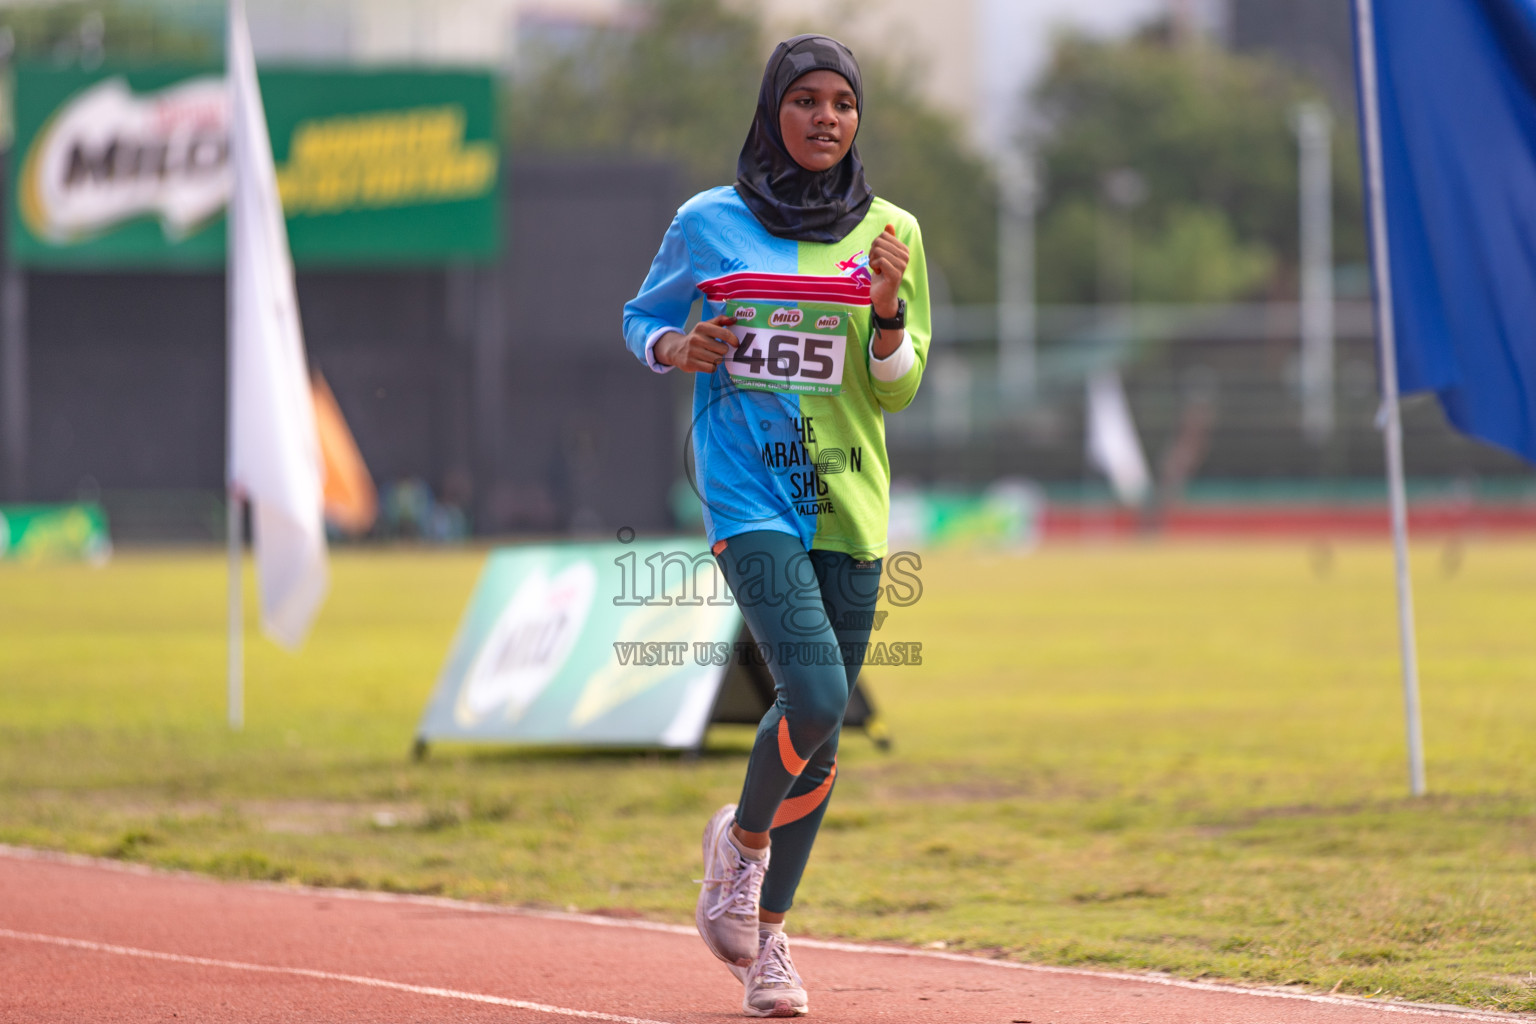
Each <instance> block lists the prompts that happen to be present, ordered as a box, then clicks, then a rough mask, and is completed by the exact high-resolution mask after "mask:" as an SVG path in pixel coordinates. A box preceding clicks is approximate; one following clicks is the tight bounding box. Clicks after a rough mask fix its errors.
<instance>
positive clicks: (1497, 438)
mask: <svg viewBox="0 0 1536 1024" xmlns="http://www.w3.org/2000/svg"><path fill="white" fill-rule="evenodd" d="M1374 28H1375V33H1376V39H1377V47H1376V53H1377V61H1378V68H1379V76H1380V79H1379V88H1380V112H1381V146H1382V159H1383V168H1382V170H1383V177H1384V185H1385V199H1386V220H1387V225H1388V251H1389V254H1390V265H1391V273H1392V284H1393V288H1392V312H1393V319H1394V321H1395V323H1396V328H1397V330H1396V341H1397V370H1398V376H1399V381H1400V384H1401V389H1402V391H1403V392H1404V393H1410V392H1415V391H1433V392H1435V393H1436V394H1437V395H1438V396H1439V399H1440V404H1441V405H1442V407H1443V408H1444V410H1445V414H1446V416H1447V417H1448V418H1449V419H1450V421H1451V423H1452V424H1453V425H1455V426H1456V428H1457V429H1459V430H1461V431H1463V432H1464V433H1467V434H1470V435H1472V436H1474V437H1478V438H1481V439H1483V440H1485V441H1489V442H1491V443H1493V444H1497V445H1499V446H1501V447H1504V448H1507V449H1509V450H1511V451H1514V452H1517V453H1519V454H1520V455H1522V456H1524V457H1525V458H1526V459H1529V460H1532V461H1536V286H1533V283H1536V6H1533V5H1532V4H1531V3H1529V2H1528V0H1479V2H1477V3H1469V2H1466V0H1415V2H1414V3H1411V4H1408V3H1391V2H1383V3H1377V4H1376V5H1375V8H1374Z"/></svg>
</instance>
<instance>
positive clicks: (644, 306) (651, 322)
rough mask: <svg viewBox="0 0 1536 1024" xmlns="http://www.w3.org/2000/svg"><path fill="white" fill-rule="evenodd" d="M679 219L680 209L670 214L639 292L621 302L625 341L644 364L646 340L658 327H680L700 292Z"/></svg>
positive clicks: (671, 328)
mask: <svg viewBox="0 0 1536 1024" xmlns="http://www.w3.org/2000/svg"><path fill="white" fill-rule="evenodd" d="M682 220H683V218H682V214H681V213H679V214H678V215H677V216H676V217H673V218H672V224H671V226H670V227H668V228H667V233H666V235H665V236H664V237H663V238H662V240H661V249H660V250H659V251H658V252H657V253H656V258H655V259H654V260H652V261H651V271H650V273H648V274H646V275H645V283H644V284H642V285H641V286H640V294H638V295H636V296H635V297H634V298H633V299H630V300H629V301H628V302H626V303H625V304H624V344H625V345H626V346H627V347H628V348H629V350H630V352H632V353H634V355H635V358H636V359H638V360H640V361H641V362H642V363H646V364H647V365H651V364H650V363H649V362H648V361H647V360H646V352H645V347H646V342H647V341H649V340H650V339H651V338H652V337H654V336H655V335H656V333H657V332H658V331H662V330H674V331H681V330H682V329H683V326H684V325H685V324H687V322H688V313H689V311H690V310H691V309H692V308H693V303H694V300H695V299H697V298H699V296H700V295H701V294H702V293H701V292H700V291H699V289H698V287H697V286H696V285H695V283H694V280H693V260H692V259H691V258H690V257H689V254H688V241H687V239H686V238H684V237H683V224H682ZM652 368H653V369H655V367H654V366H653V367H652ZM663 369H671V367H663Z"/></svg>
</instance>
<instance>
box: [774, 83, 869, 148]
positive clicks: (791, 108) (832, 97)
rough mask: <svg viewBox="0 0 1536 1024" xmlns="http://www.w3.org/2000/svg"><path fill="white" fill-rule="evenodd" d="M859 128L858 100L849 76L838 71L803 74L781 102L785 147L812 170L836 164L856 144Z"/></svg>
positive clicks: (780, 126)
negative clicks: (846, 76) (854, 142)
mask: <svg viewBox="0 0 1536 1024" xmlns="http://www.w3.org/2000/svg"><path fill="white" fill-rule="evenodd" d="M858 128H859V107H858V99H857V97H855V96H854V94H853V87H852V86H850V85H849V84H848V79H846V78H844V77H843V76H842V75H840V74H838V73H837V72H836V71H827V70H825V69H823V70H820V71H811V72H808V73H806V74H804V75H801V76H800V77H799V78H797V79H795V81H794V83H793V84H792V85H790V87H789V90H788V91H787V92H785V93H784V102H782V103H780V104H779V133H780V134H781V135H783V136H784V148H785V149H786V150H788V151H789V155H790V156H791V157H793V158H794V161H795V163H797V164H799V165H800V166H801V167H804V168H805V169H806V170H808V171H825V170H830V169H831V168H833V167H836V166H837V165H838V163H839V162H840V161H841V160H842V159H843V157H845V156H847V155H848V150H849V149H851V148H852V147H853V136H854V133H855V132H857V131H858Z"/></svg>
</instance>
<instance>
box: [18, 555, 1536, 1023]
mask: <svg viewBox="0 0 1536 1024" xmlns="http://www.w3.org/2000/svg"><path fill="white" fill-rule="evenodd" d="M482 557H483V552H478V551H460V552H446V553H444V552H421V551H412V550H400V551H368V552H359V551H343V552H340V553H338V554H336V555H335V557H334V559H333V572H334V587H333V592H332V596H331V598H330V600H329V602H328V603H327V605H326V607H325V610H324V613H323V615H322V617H321V620H320V622H319V624H318V626H317V628H316V631H315V634H314V636H313V638H312V640H311V641H310V643H309V646H308V648H307V649H306V650H305V651H304V653H303V654H302V655H301V656H298V657H292V656H289V655H287V654H284V653H283V652H281V651H279V650H277V649H276V648H273V647H272V646H271V645H269V644H267V643H266V642H265V641H262V640H259V639H255V638H254V633H253V634H252V635H253V639H252V640H251V642H250V645H249V654H248V666H249V672H248V691H249V697H248V705H247V707H248V710H247V727H246V729H245V731H244V732H243V733H241V734H238V735H234V734H231V733H230V732H229V731H228V730H227V729H226V727H225V725H224V703H223V701H224V690H223V685H224V684H223V678H224V677H223V669H224V647H223V628H222V623H223V614H224V612H223V604H222V601H223V587H224V583H223V566H222V562H221V560H220V557H219V556H218V555H217V554H216V553H214V552H196V553H134V552H129V553H124V554H120V555H119V557H118V558H117V559H116V560H115V561H114V562H113V563H112V564H111V565H110V566H109V567H107V568H104V569H91V568H88V567H84V566H37V567H20V566H0V842H7V843H13V844H25V845H31V846H38V847H48V848H54V849H65V850H72V851H78V852H82V853H88V854H96V855H104V856H109V857H118V858H123V859H126V860H133V861H139V862H144V863H149V864H156V865H163V866H168V867H182V868H191V869H194V870H197V871H205V872H209V873H212V874H216V875H220V876H226V877H238V878H263V879H282V880H293V881H302V882H311V883H316V884H323V885H345V886H362V887H377V888H386V889H398V890H410V891H421V892H433V893H443V894H447V895H452V896H458V897H465V898H469V899H476V900H490V901H498V902H508V903H523V904H538V905H553V906H573V907H577V908H580V909H582V910H587V911H607V912H614V913H624V914H630V913H640V914H644V915H646V916H648V917H653V918H656V919H662V920H669V921H678V922H684V921H687V920H689V915H690V912H691V910H692V906H693V900H694V896H695V893H696V889H695V887H694V886H693V885H691V884H690V881H689V880H690V879H691V878H694V877H696V876H697V874H698V870H699V869H698V867H697V866H696V865H695V863H694V860H695V858H696V856H697V852H696V851H697V838H698V832H699V830H700V829H701V828H702V825H703V821H704V819H705V817H707V815H708V813H709V812H710V811H711V810H712V809H713V808H715V807H716V806H718V805H719V804H721V803H723V802H725V801H727V800H732V799H735V796H736V790H737V787H738V786H739V784H740V776H741V772H742V768H743V765H744V761H745V757H744V755H745V751H746V748H747V744H748V742H749V740H750V736H749V733H748V732H747V730H745V729H741V728H733V729H719V730H716V731H715V732H714V733H712V734H711V742H710V747H709V749H708V751H706V753H705V755H704V756H703V757H701V758H698V759H697V760H685V759H680V758H676V757H660V756H656V755H646V754H612V755H603V756H593V755H574V754H564V755H560V754H553V755H552V754H535V753H528V752H512V751H506V750H478V749H469V748H456V749H454V748H443V749H441V750H437V751H434V753H433V756H431V757H430V758H428V759H427V760H426V761H425V762H422V763H413V762H412V761H410V760H409V757H408V751H409V747H410V742H411V737H412V730H413V727H414V725H415V722H416V719H417V717H418V715H419V714H420V711H421V709H422V707H423V705H424V703H425V701H426V698H427V695H428V693H429V692H430V690H431V688H432V685H433V682H434V680H435V677H436V674H437V671H438V669H439V667H440V665H441V661H442V658H443V656H444V654H445V652H446V650H447V646H448V643H449V640H450V637H451V635H452V632H453V629H454V625H455V623H456V621H457V619H458V616H459V614H460V612H461V611H462V609H463V605H464V602H465V601H466V599H467V597H468V595H469V591H470V589H471V587H472V585H473V583H474V579H475V576H476V574H477V572H478V569H479V564H480V561H481V559H482ZM1415 559H1416V562H1415V574H1416V582H1417V587H1418V616H1419V625H1420V647H1419V649H1420V654H1421V658H1422V670H1423V678H1424V719H1425V733H1426V740H1427V751H1428V760H1429V781H1430V787H1431V791H1432V794H1433V795H1432V796H1431V797H1429V798H1427V799H1423V800H1411V799H1409V798H1407V797H1406V795H1405V794H1406V789H1407V783H1406V769H1405V766H1404V753H1403V740H1402V733H1403V730H1402V710H1401V706H1402V705H1401V695H1400V686H1399V682H1398V674H1397V639H1396V620H1395V613H1394V606H1393V593H1392V583H1391V570H1392V567H1391V559H1390V553H1389V550H1388V548H1387V547H1386V545H1385V544H1384V543H1383V544H1379V545H1375V544H1362V545H1358V546H1344V547H1337V548H1334V549H1332V552H1331V557H1330V558H1328V559H1319V557H1318V553H1317V551H1315V550H1314V549H1312V548H1310V547H1309V546H1307V545H1305V544H1301V543H1296V544H1282V543H1274V544H1267V545H1251V546H1235V545H1211V546H1195V545H1146V546H1141V545H1134V546H1115V547H1083V548H1070V547H1059V548H1051V549H1046V550H1045V551H1042V552H1040V553H1037V554H1034V555H1031V556H1028V557H1012V556H999V555H966V554H946V555H938V554H935V555H930V556H928V557H927V558H925V560H924V563H923V567H922V572H921V576H922V582H923V587H924V591H923V596H922V599H921V600H920V601H919V602H918V603H917V604H916V605H915V606H913V607H911V608H908V609H896V610H894V611H893V613H892V615H891V617H890V619H889V621H888V622H887V623H886V625H885V627H884V629H883V630H882V631H881V633H880V634H879V636H880V638H882V639H903V640H915V641H920V642H922V644H923V655H924V665H923V666H922V667H921V668H888V669H884V670H881V671H874V670H872V671H871V674H870V675H869V676H867V677H866V678H867V679H868V681H869V683H870V686H871V689H872V690H873V692H874V694H875V697H876V699H877V700H878V701H879V703H880V706H881V709H882V710H883V712H884V715H885V718H886V721H887V722H888V724H889V725H890V728H891V731H892V733H893V735H894V737H895V741H896V746H895V749H894V750H893V751H892V752H891V753H890V754H882V753H880V752H878V751H876V750H875V749H874V747H873V746H872V745H871V744H870V743H869V742H868V740H867V739H865V738H864V737H863V736H861V735H859V734H852V735H849V736H848V737H847V738H845V741H844V744H843V753H842V756H841V758H840V763H841V771H840V775H839V787H838V793H837V796H836V799H835V800H834V803H833V806H832V809H831V811H830V812H829V815H828V818H827V822H826V827H825V829H824V831H823V834H822V840H821V843H820V845H819V847H818V850H817V857H816V859H815V861H813V863H812V866H811V869H810V871H809V872H808V874H807V877H806V880H805V883H804V885H803V886H802V889H801V894H800V901H799V905H798V906H797V907H796V910H795V912H794V914H793V915H792V918H791V930H792V931H799V932H802V933H813V934H817V935H823V936H846V937H850V938H857V939H874V940H896V941H902V942H909V943H945V944H947V946H948V947H949V948H951V949H965V950H973V951H983V952H987V953H995V954H997V955H1006V956H1011V957H1016V958H1021V959H1029V960H1035V961H1042V962H1048V963H1061V964H1083V965H1099V966H1105V967H1113V968H1120V969H1143V968H1144V969H1155V970H1164V971H1171V972H1174V973H1176V974H1179V975H1183V976H1191V977H1193V976H1213V977H1221V978H1230V979H1241V980H1246V981H1251V982H1258V983H1268V984H1298V985H1307V986H1311V987H1313V988H1315V989H1318V990H1322V991H1339V992H1348V993H1357V994H1363V995H1375V996H1378V997H1382V998H1385V997H1387V996H1392V997H1398V998H1410V999H1422V1000H1432V1001H1441V1002H1456V1003H1461V1004H1465V1005H1476V1006H1482V1007H1492V1008H1498V1009H1503V1010H1525V1011H1536V975H1533V974H1532V973H1531V972H1532V970H1533V967H1536V948H1533V944H1536V928H1533V921H1536V872H1533V859H1536V757H1533V753H1536V739H1533V737H1536V686H1533V683H1536V629H1533V628H1532V623H1533V621H1536V544H1518V543H1511V542H1493V541H1488V542H1473V543H1470V544H1468V545H1466V546H1464V547H1458V548H1455V549H1442V548H1441V547H1440V546H1438V545H1435V544H1425V545H1422V546H1420V547H1419V548H1417V549H1416V551H1415ZM248 605H249V602H248Z"/></svg>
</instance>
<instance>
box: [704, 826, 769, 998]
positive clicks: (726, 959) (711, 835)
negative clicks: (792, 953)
mask: <svg viewBox="0 0 1536 1024" xmlns="http://www.w3.org/2000/svg"><path fill="white" fill-rule="evenodd" d="M727 810H728V808H726V807H722V808H720V810H718V811H716V812H715V816H714V817H713V818H710V819H709V826H708V827H707V828H706V829H704V873H705V874H708V873H709V866H710V865H711V864H713V863H714V860H713V857H714V852H715V844H716V843H718V842H719V837H720V836H721V835H722V834H723V832H724V830H723V829H721V828H720V827H719V825H717V824H716V822H717V821H718V820H719V819H720V817H721V815H723V814H725V813H726V811H727ZM708 904H709V883H707V882H706V883H705V884H704V888H703V889H702V890H701V891H700V892H699V902H698V903H697V904H695V905H694V908H693V924H694V927H695V928H697V929H698V930H699V938H701V939H703V940H704V946H705V948H707V949H708V950H709V951H710V952H711V953H713V954H714V955H715V959H717V960H719V961H720V962H721V963H724V964H727V965H730V966H733V967H751V966H752V961H753V960H755V959H756V957H755V956H749V957H731V956H727V955H726V954H725V953H724V952H723V951H722V950H721V949H720V948H719V947H718V946H716V945H715V944H714V942H713V941H711V939H710V937H709V925H708V920H709V919H708V917H706V915H707V914H708V912H709V906H708ZM764 1016H767V1015H766V1014H765V1015H764Z"/></svg>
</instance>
